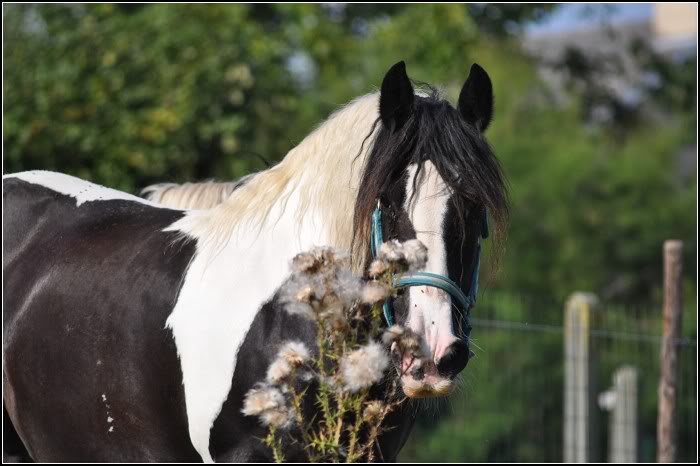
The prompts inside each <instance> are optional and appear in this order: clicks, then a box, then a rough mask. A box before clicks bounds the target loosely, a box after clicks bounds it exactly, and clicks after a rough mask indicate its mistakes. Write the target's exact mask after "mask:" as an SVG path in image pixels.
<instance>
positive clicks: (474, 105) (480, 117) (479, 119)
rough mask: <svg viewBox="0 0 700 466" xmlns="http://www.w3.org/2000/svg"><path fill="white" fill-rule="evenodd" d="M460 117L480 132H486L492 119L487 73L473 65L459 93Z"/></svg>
mask: <svg viewBox="0 0 700 466" xmlns="http://www.w3.org/2000/svg"><path fill="white" fill-rule="evenodd" d="M457 108H458V109H459V113H460V114H461V115H462V117H463V118H464V119H465V120H466V121H467V122H468V123H471V124H472V125H474V126H476V129H478V130H479V131H481V132H484V131H486V128H488V126H489V123H491V118H492V117H493V86H492V85H491V78H489V75H488V73H486V71H485V70H484V69H483V68H482V67H480V66H479V65H477V64H476V63H474V64H473V65H472V68H471V70H469V77H468V78H467V80H466V81H465V82H464V86H463V87H462V92H460V93H459V104H458V106H457Z"/></svg>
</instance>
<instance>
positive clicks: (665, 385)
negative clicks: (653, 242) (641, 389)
mask: <svg viewBox="0 0 700 466" xmlns="http://www.w3.org/2000/svg"><path fill="white" fill-rule="evenodd" d="M682 298H683V242H682V241H678V240H668V241H666V242H664V328H663V337H662V340H661V374H660V376H659V416H658V421H657V428H656V430H657V437H658V438H657V441H658V452H657V461H658V462H659V463H672V462H674V461H675V460H676V452H677V446H676V437H677V432H676V430H677V420H676V415H677V410H678V408H677V402H678V353H679V351H680V348H679V346H678V344H677V343H678V340H679V339H680V337H681V321H682V311H683V302H682V301H683V300H682Z"/></svg>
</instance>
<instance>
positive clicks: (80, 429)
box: [3, 177, 199, 461]
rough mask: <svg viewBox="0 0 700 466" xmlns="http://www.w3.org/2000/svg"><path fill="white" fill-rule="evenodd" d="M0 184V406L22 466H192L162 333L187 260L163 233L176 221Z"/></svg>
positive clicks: (183, 247)
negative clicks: (20, 445)
mask: <svg viewBox="0 0 700 466" xmlns="http://www.w3.org/2000/svg"><path fill="white" fill-rule="evenodd" d="M71 180H73V179H71ZM3 181H4V183H3V204H4V205H3V207H4V209H3V210H4V215H3V236H4V242H3V253H4V259H3V274H4V280H3V300H4V302H3V305H4V306H3V308H4V311H3V323H4V335H3V337H4V338H3V343H4V344H3V352H4V358H5V367H4V378H3V383H4V388H5V403H6V407H7V410H8V413H9V417H10V418H11V420H12V423H13V425H14V427H15V428H16V429H17V432H18V433H19V435H20V437H21V438H22V441H23V442H24V444H25V446H26V447H27V449H28V450H29V452H30V454H31V455H32V457H33V458H34V459H35V460H39V461H42V460H44V461H46V460H51V461H70V460H75V459H80V460H86V459H90V460H93V461H135V460H145V459H147V460H152V461H169V460H183V461H188V460H195V461H196V460H198V459H199V456H198V455H197V454H196V452H195V451H194V449H193V447H192V445H191V442H190V440H189V437H188V435H187V419H186V414H185V412H186V411H185V404H184V393H183V390H182V374H181V370H180V365H179V362H178V358H177V351H176V348H175V344H174V342H173V340H172V335H171V334H170V332H169V331H168V330H167V329H166V328H165V321H166V319H167V317H168V315H169V313H170V312H171V311H172V308H173V306H174V304H175V302H176V300H177V295H178V291H179V287H180V285H181V281H182V278H183V276H184V274H185V272H186V269H187V266H188V264H189V262H190V260H191V258H192V256H193V255H194V252H195V244H194V243H193V242H191V241H185V240H183V239H181V238H178V237H177V236H176V233H173V232H164V231H163V229H164V228H166V227H168V226H169V225H171V224H172V223H173V222H175V221H176V220H178V219H179V218H181V216H182V215H183V213H182V212H181V211H176V210H170V209H163V208H157V207H154V206H152V205H148V204H147V203H143V202H138V201H136V200H132V199H128V198H127V199H122V198H110V197H109V196H105V197H104V198H90V199H89V200H87V201H85V199H84V198H83V199H82V200H83V202H82V203H81V202H80V200H81V198H80V197H79V194H78V193H74V192H70V193H65V192H61V191H57V190H56V189H52V188H51V187H47V186H45V185H42V184H41V183H31V182H27V181H25V180H24V179H21V178H12V177H8V178H4V180H3ZM76 186H77V188H76V189H83V188H80V186H82V185H81V184H79V183H78V184H77V185H76ZM89 188H90V185H89V184H85V188H84V189H89ZM105 189H106V188H105ZM76 196H78V197H76Z"/></svg>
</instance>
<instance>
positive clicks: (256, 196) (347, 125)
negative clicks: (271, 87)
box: [187, 94, 378, 261]
mask: <svg viewBox="0 0 700 466" xmlns="http://www.w3.org/2000/svg"><path fill="white" fill-rule="evenodd" d="M377 117H378V95H377V94H370V95H367V96H363V97H360V98H358V99H355V100H354V101H352V102H351V103H349V104H348V105H346V106H345V107H343V108H341V109H340V110H338V111H337V112H335V113H334V114H333V115H332V116H331V117H330V118H329V119H328V120H327V121H326V122H324V123H323V124H322V125H321V126H319V127H318V128H317V129H316V130H315V131H313V132H312V133H311V134H310V135H308V136H307V137H306V138H305V139H304V140H303V141H302V142H301V143H300V144H299V145H298V146H297V147H295V148H294V149H292V150H291V151H290V152H289V153H288V154H287V155H286V157H285V158H284V159H283V160H282V161H281V162H280V163H279V164H278V165H276V166H274V167H272V168H270V169H268V170H265V171H263V172H261V173H259V174H257V175H255V176H254V177H253V178H252V179H251V180H250V181H248V182H247V183H246V184H244V185H243V186H242V187H240V188H239V189H237V190H236V191H234V192H233V193H232V194H231V196H230V197H229V198H228V199H227V200H226V201H225V202H223V203H222V204H220V205H218V206H216V207H214V208H212V209H209V210H207V211H200V212H197V213H193V214H191V215H190V216H191V217H192V218H193V219H196V220H194V221H193V222H191V224H190V225H189V227H188V228H187V229H188V230H190V231H192V230H195V229H196V230H197V234H195V235H194V236H197V237H199V238H202V237H206V238H207V239H208V240H210V241H211V242H213V243H224V242H228V240H229V239H230V238H231V236H232V235H235V232H236V230H237V229H250V228H258V229H259V231H261V232H262V231H268V230H270V229H274V228H278V227H279V225H280V224H286V225H287V226H289V225H292V226H293V228H294V229H296V230H297V231H296V233H297V235H298V237H299V238H300V241H298V242H297V243H298V244H299V248H303V247H307V246H308V245H309V244H311V245H328V246H333V247H336V248H339V249H342V250H346V251H347V250H350V246H351V242H352V231H353V228H352V226H353V225H352V222H353V212H354V203H355V199H356V197H357V192H358V187H359V182H360V176H361V173H362V168H363V165H364V162H365V157H366V154H367V151H368V146H369V145H371V141H370V140H369V139H368V140H367V142H365V139H366V137H367V136H368V135H369V134H370V132H371V131H372V128H373V127H374V123H375V121H376V119H377ZM251 246H253V245H251ZM293 252H295V251H294V250H291V251H290V253H293ZM296 252H299V251H296ZM288 259H289V258H288V257H287V258H284V260H285V261H286V260H288Z"/></svg>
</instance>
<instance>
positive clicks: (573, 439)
mask: <svg viewBox="0 0 700 466" xmlns="http://www.w3.org/2000/svg"><path fill="white" fill-rule="evenodd" d="M597 306H598V298H597V297H596V296H595V295H594V294H592V293H574V294H572V295H571V297H570V298H569V299H568V301H567V302H566V309H565V317H564V461H565V462H567V463H570V462H575V463H585V462H590V461H595V460H597V458H596V453H597V447H598V442H597V432H596V430H597V413H598V408H597V406H596V397H597V393H598V391H597V383H596V368H597V360H596V351H595V348H594V347H593V344H592V339H591V325H592V323H593V320H594V317H595V312H596V308H597Z"/></svg>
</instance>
